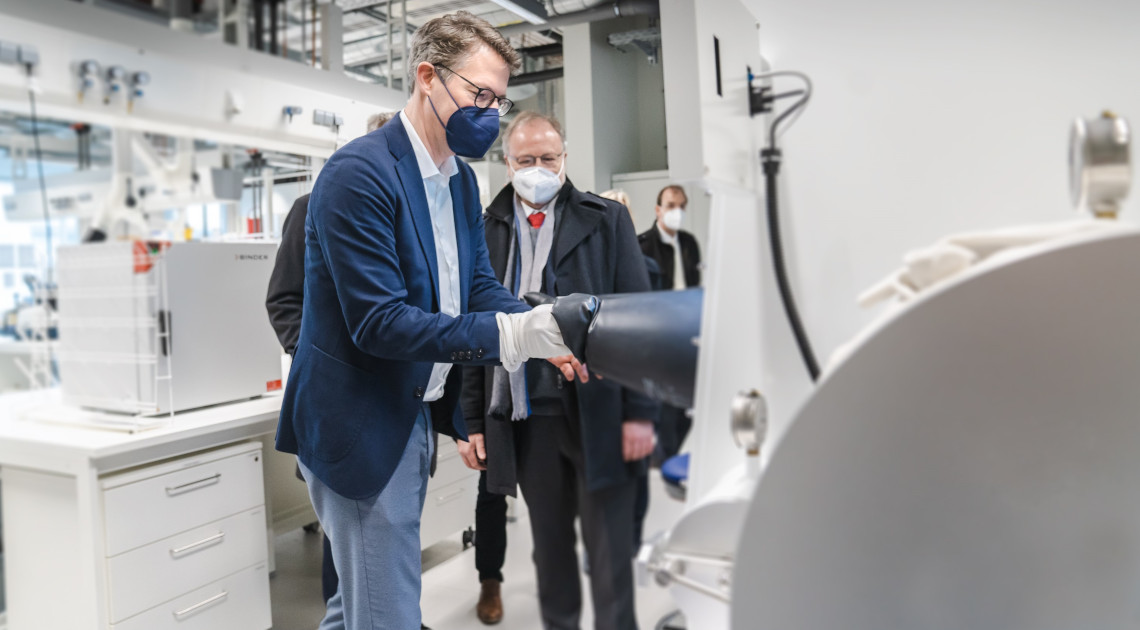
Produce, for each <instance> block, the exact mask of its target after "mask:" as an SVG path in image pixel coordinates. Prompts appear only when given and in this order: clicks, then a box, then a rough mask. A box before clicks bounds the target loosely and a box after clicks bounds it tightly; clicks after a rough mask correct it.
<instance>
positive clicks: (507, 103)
mask: <svg viewBox="0 0 1140 630" xmlns="http://www.w3.org/2000/svg"><path fill="white" fill-rule="evenodd" d="M435 67H436V68H443V69H444V70H447V71H448V72H450V73H451V74H454V75H455V76H457V77H459V78H460V79H463V80H464V81H466V82H467V84H468V85H470V86H471V87H473V88H475V89H476V90H478V91H477V92H475V107H478V108H479V109H487V108H489V107H491V105H493V104H495V103H498V108H499V115H500V116H505V115H506V114H507V112H509V111H511V108H512V107H514V105H515V102H514V101H512V100H511V99H509V98H507V97H505V96H499V95H498V94H495V92H494V91H493V90H491V88H485V87H479V86H478V85H475V84H474V83H472V82H471V81H469V80H468V79H467V77H465V76H463V75H462V74H459V73H458V72H456V71H454V70H452V69H451V68H448V67H447V66H444V65H441V64H438V63H437V64H435Z"/></svg>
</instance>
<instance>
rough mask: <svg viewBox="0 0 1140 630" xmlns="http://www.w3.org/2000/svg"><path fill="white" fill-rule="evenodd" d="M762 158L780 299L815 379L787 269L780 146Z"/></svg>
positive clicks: (812, 357)
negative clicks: (778, 182) (779, 178)
mask: <svg viewBox="0 0 1140 630" xmlns="http://www.w3.org/2000/svg"><path fill="white" fill-rule="evenodd" d="M760 159H761V161H762V162H763V164H764V183H765V196H766V197H767V202H768V203H767V205H768V243H769V246H770V247H771V249H772V269H773V271H775V273H776V286H777V287H778V288H779V290H780V300H781V301H782V302H783V303H784V314H785V315H787V317H788V324H789V325H791V327H792V335H793V336H794V337H795V338H796V346H798V347H799V350H800V355H801V356H802V357H803V361H804V365H805V366H806V367H807V371H808V375H809V376H811V380H812V381H816V380H818V379H819V364H818V363H817V362H816V360H815V353H814V352H813V351H812V348H811V341H809V340H808V337H807V332H806V331H804V325H803V321H802V320H801V319H800V314H799V310H798V309H797V308H796V301H795V298H794V297H793V296H792V288H791V285H790V284H789V282H788V270H787V266H786V265H785V261H784V244H783V241H782V239H781V238H780V212H779V203H778V199H777V189H776V177H777V176H778V175H779V173H780V159H781V154H780V150H779V149H776V148H768V149H764V150H763V151H761V152H760Z"/></svg>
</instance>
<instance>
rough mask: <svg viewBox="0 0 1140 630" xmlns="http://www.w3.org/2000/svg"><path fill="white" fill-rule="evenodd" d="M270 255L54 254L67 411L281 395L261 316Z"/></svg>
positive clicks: (171, 246)
mask: <svg viewBox="0 0 1140 630" xmlns="http://www.w3.org/2000/svg"><path fill="white" fill-rule="evenodd" d="M276 250H277V246H276V245H275V244H273V243H265V242H251V241H245V242H225V243H222V242H219V243H206V242H183V243H165V242H154V241H151V242H146V241H121V242H107V243H92V244H85V245H77V246H72V247H61V248H59V253H58V263H57V267H58V274H57V276H58V283H59V350H58V357H57V358H58V362H59V374H60V381H61V383H62V389H63V397H64V400H65V401H66V402H68V403H69V404H73V405H77V406H81V407H87V408H92V409H100V410H106V411H114V412H122V413H128V414H140V415H144V416H145V415H157V414H165V413H168V412H172V411H182V410H185V409H193V408H198V407H204V406H207V405H214V404H218V403H224V402H229V401H234V400H241V399H247V398H251V397H255V396H259V395H262V394H265V393H267V392H273V391H276V390H279V389H280V388H281V347H280V346H279V345H278V343H277V339H276V337H275V336H274V334H273V329H272V328H271V327H270V325H269V319H268V317H267V316H266V312H265V294H266V288H267V286H268V282H269V276H270V273H271V272H272V270H273V263H274V259H275V253H276Z"/></svg>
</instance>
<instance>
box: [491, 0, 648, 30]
mask: <svg viewBox="0 0 1140 630" xmlns="http://www.w3.org/2000/svg"><path fill="white" fill-rule="evenodd" d="M657 1H658V0H611V1H609V2H603V3H601V4H597V5H594V6H592V7H589V8H587V9H582V10H581V11H574V12H572V13H563V14H561V15H555V14H553V13H551V14H550V16H551V17H549V18H548V19H547V20H546V23H545V24H531V23H529V22H521V23H519V24H511V25H510V26H504V27H503V28H500V29H499V32H500V33H502V34H503V36H504V37H510V36H512V35H520V34H522V33H530V32H533V31H540V30H546V29H549V28H560V27H563V26H573V25H575V24H585V23H587V22H598V21H600V20H609V19H613V18H618V17H631V16H635V15H658V14H659V13H660V7H659V6H658V4H657Z"/></svg>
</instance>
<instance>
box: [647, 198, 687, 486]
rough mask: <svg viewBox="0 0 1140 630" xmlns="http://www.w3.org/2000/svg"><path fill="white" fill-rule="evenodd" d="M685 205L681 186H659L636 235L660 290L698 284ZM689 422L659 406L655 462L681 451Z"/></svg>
mask: <svg viewBox="0 0 1140 630" xmlns="http://www.w3.org/2000/svg"><path fill="white" fill-rule="evenodd" d="M688 204H689V198H688V196H686V195H685V189H684V188H681V187H680V186H677V185H676V184H671V185H669V186H666V187H664V188H662V189H661V191H660V192H658V193H657V206H656V208H655V211H656V213H657V221H656V222H654V224H653V227H651V228H649V229H648V230H646V231H644V232H642V233H641V234H639V235H638V236H637V241H638V243H639V244H640V245H641V251H642V253H644V254H645V255H646V256H648V257H650V258H652V259H653V260H654V261H656V262H657V266H658V268H659V269H660V279H661V287H660V288H662V289H688V288H691V287H695V286H698V285H700V283H701V271H700V265H701V249H700V247H699V246H698V245H697V239H696V238H695V237H694V236H693V235H692V234H690V233H688V232H686V231H684V230H682V229H681V223H682V222H683V221H684V216H685V207H686V206H687V205H688ZM692 424H693V421H692V420H691V419H690V418H689V416H688V415H687V414H686V412H685V410H684V409H678V408H677V407H673V406H672V405H661V421H660V423H659V424H658V425H657V437H658V445H657V452H656V453H654V455H653V458H654V463H655V464H654V465H657V464H659V463H661V462H664V461H665V460H667V459H669V458H670V457H672V456H674V455H676V454H677V453H678V452H679V451H680V450H681V444H682V443H683V442H684V441H685V437H686V436H687V435H688V434H689V429H690V428H691V427H692Z"/></svg>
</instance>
